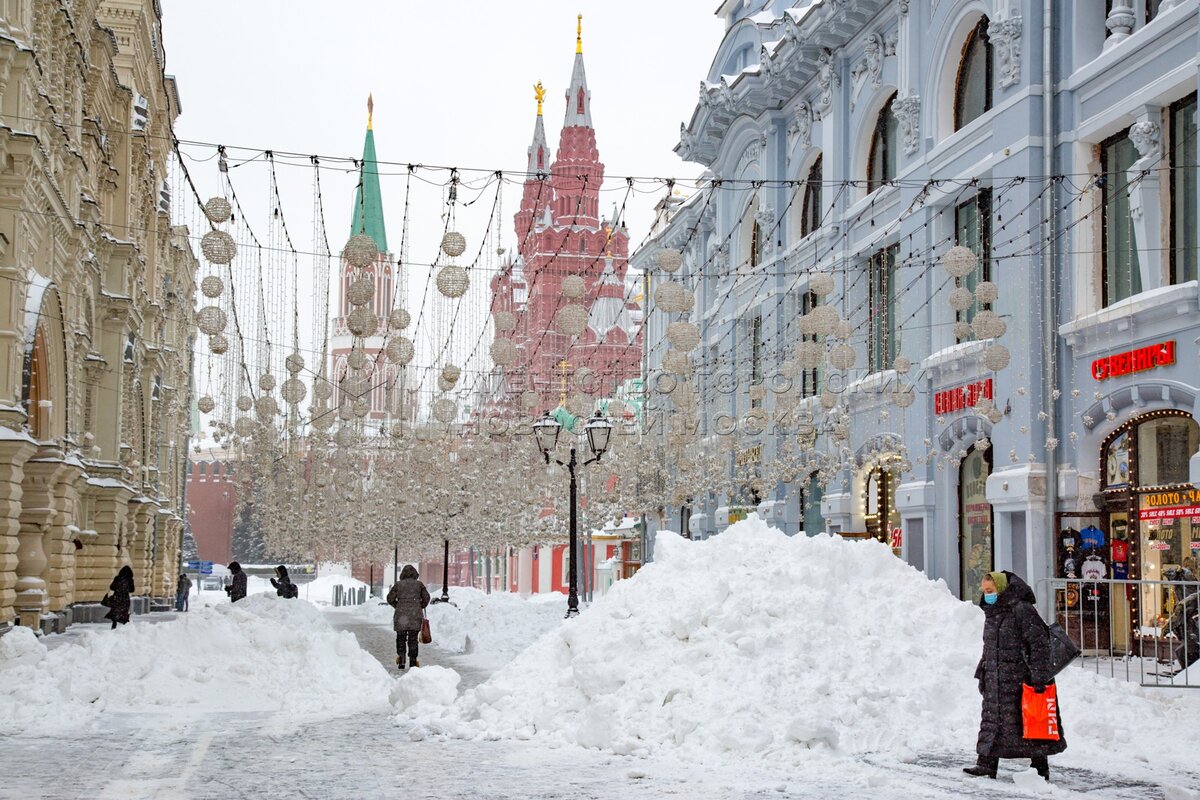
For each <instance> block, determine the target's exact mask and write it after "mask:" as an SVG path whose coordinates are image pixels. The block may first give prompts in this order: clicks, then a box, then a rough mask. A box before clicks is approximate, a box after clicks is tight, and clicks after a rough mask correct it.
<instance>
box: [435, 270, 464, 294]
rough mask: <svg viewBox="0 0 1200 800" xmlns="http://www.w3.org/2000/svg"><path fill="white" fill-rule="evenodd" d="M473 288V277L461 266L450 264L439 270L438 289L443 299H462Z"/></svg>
mask: <svg viewBox="0 0 1200 800" xmlns="http://www.w3.org/2000/svg"><path fill="white" fill-rule="evenodd" d="M470 286H471V277H470V276H469V275H468V274H467V271H466V270H465V269H463V268H462V267H460V266H457V265H455V264H450V265H448V266H445V267H442V268H441V269H440V270H438V274H437V288H438V291H439V292H441V293H442V296H443V297H450V298H456V297H462V296H463V295H464V294H466V293H467V289H468V288H470Z"/></svg>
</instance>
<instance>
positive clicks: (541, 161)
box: [516, 81, 550, 242]
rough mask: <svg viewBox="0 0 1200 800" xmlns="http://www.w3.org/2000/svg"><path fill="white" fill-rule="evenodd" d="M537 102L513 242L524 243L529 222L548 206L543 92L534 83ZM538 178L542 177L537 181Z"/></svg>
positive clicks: (547, 167) (548, 167) (548, 155)
mask: <svg viewBox="0 0 1200 800" xmlns="http://www.w3.org/2000/svg"><path fill="white" fill-rule="evenodd" d="M533 96H534V98H535V99H536V100H537V118H536V120H535V121H534V123H533V141H532V142H531V143H530V144H529V149H528V150H527V151H526V165H525V172H526V175H525V189H524V191H523V192H522V194H521V210H520V211H518V212H517V216H516V230H517V241H518V242H524V241H525V240H526V238H527V237H528V236H529V230H530V228H532V227H533V220H534V217H536V216H537V215H538V214H540V213H541V212H542V210H543V209H544V208H546V206H548V205H550V181H549V180H546V179H545V176H548V174H549V171H550V148H549V146H548V145H547V144H546V127H545V125H543V124H542V102H543V101H544V100H545V98H546V90H545V89H544V88H543V87H542V82H541V81H538V82H537V85H535V86H534V87H533ZM539 175H541V176H543V177H542V179H539V177H538V176H539Z"/></svg>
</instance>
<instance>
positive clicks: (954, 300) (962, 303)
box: [949, 286, 975, 311]
mask: <svg viewBox="0 0 1200 800" xmlns="http://www.w3.org/2000/svg"><path fill="white" fill-rule="evenodd" d="M949 301H950V307H951V308H953V309H954V310H955V311H966V310H967V309H968V308H970V307H971V303H973V302H975V298H974V296H973V295H972V294H971V290H970V289H968V288H966V287H965V286H956V287H955V288H954V290H953V291H952V292H950V298H949Z"/></svg>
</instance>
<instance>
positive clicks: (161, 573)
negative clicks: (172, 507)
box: [152, 511, 182, 600]
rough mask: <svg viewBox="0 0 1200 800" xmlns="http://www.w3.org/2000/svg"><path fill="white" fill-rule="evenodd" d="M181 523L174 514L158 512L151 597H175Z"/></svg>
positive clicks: (172, 598)
mask: <svg viewBox="0 0 1200 800" xmlns="http://www.w3.org/2000/svg"><path fill="white" fill-rule="evenodd" d="M181 529H182V523H181V522H180V520H179V518H178V517H176V516H175V515H174V514H171V513H168V512H166V511H160V512H159V513H158V538H157V541H156V542H155V549H154V582H153V584H152V585H153V587H154V591H153V592H152V596H153V597H161V598H165V599H167V600H174V599H175V584H176V582H177V581H178V579H179V578H178V576H179V573H178V572H177V567H178V565H179V544H180V531H181Z"/></svg>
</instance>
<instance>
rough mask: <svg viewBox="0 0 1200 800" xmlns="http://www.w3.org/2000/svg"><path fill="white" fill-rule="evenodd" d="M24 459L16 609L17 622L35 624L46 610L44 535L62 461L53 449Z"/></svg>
mask: <svg viewBox="0 0 1200 800" xmlns="http://www.w3.org/2000/svg"><path fill="white" fill-rule="evenodd" d="M50 452H51V455H50V457H49V458H35V459H30V460H29V461H27V462H26V463H25V471H24V475H23V479H22V481H21V515H20V532H19V534H18V538H19V540H20V547H19V549H18V550H17V559H18V560H17V586H16V589H17V599H16V609H17V614H18V615H19V617H20V620H21V624H22V625H27V626H29V627H31V628H36V627H38V626H39V625H40V624H41V620H42V615H43V614H45V613H47V612H48V611H49V610H50V592H49V587H48V585H47V582H46V578H47V577H48V576H47V567H48V566H49V563H50V562H49V558H48V556H47V554H46V547H45V537H46V534H47V531H49V529H50V526H51V525H52V524H53V522H54V517H55V513H54V486H55V483H56V481H57V480H58V477H59V474H60V473H61V472H62V471H63V469H64V465H63V462H62V460H61V458H60V457H59V455H58V453H57V452H55V451H50Z"/></svg>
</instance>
